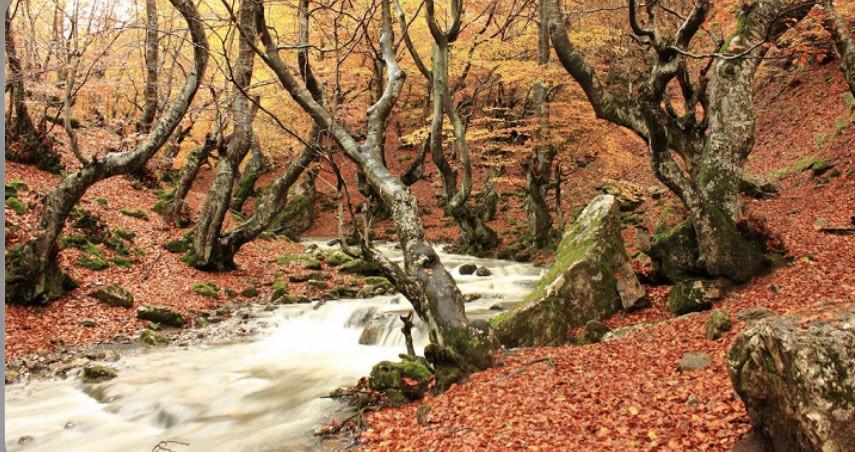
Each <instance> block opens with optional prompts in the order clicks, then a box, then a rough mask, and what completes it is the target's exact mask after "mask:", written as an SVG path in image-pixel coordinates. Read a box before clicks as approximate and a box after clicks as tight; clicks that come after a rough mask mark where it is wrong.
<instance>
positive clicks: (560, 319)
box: [491, 195, 646, 347]
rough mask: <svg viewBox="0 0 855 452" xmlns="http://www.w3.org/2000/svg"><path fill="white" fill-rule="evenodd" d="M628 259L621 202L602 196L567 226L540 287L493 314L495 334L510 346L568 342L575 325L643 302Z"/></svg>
mask: <svg viewBox="0 0 855 452" xmlns="http://www.w3.org/2000/svg"><path fill="white" fill-rule="evenodd" d="M628 262H629V258H628V257H627V255H626V248H625V246H624V242H623V238H622V237H621V223H620V218H619V216H618V205H617V202H616V200H615V198H614V196H611V195H601V196H598V197H596V198H595V199H594V200H593V201H591V203H590V204H589V205H588V206H587V207H586V208H585V210H583V211H582V213H581V214H579V217H578V219H577V220H576V222H575V223H574V224H573V226H572V227H571V228H570V229H568V230H567V231H566V232H565V234H564V237H563V239H562V240H561V243H560V244H559V245H558V250H557V252H556V258H555V263H554V264H553V266H552V268H550V270H549V273H548V274H547V275H546V276H545V277H544V278H542V279H541V280H540V282H539V283H538V286H537V288H536V289H535V290H534V291H533V292H532V293H531V294H530V295H529V296H528V297H527V298H526V299H525V300H524V301H523V303H522V304H520V305H519V306H517V307H516V308H514V310H512V311H510V313H509V314H505V315H502V316H497V317H494V318H493V320H492V322H491V323H492V326H493V329H494V331H495V332H496V336H497V337H498V338H499V340H500V341H501V342H502V344H503V345H505V346H506V347H519V346H543V345H557V344H564V343H567V342H568V341H569V340H570V337H569V335H568V334H567V331H568V330H570V329H572V328H575V327H577V326H581V325H584V324H585V323H586V322H588V321H589V320H601V319H603V318H605V317H608V316H609V315H611V314H614V313H615V312H617V311H619V310H620V309H621V308H622V307H624V306H627V307H631V308H632V307H640V304H639V303H638V302H639V301H640V300H643V299H646V296H645V295H646V294H645V293H644V292H643V288H641V286H640V284H639V283H638V279H637V278H636V276H635V273H634V272H632V267H629V266H628ZM625 264H627V265H625ZM619 288H620V289H623V290H619ZM622 293H623V294H624V297H622V296H621V294H622Z"/></svg>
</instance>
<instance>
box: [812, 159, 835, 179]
mask: <svg viewBox="0 0 855 452" xmlns="http://www.w3.org/2000/svg"><path fill="white" fill-rule="evenodd" d="M831 167H832V165H831V162H830V161H829V160H828V159H817V160H814V161H813V163H811V165H810V169H811V171H813V175H814V176H821V175H823V174H825V172H826V171H828V170H829V169H831Z"/></svg>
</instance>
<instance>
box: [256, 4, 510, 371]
mask: <svg viewBox="0 0 855 452" xmlns="http://www.w3.org/2000/svg"><path fill="white" fill-rule="evenodd" d="M381 9H382V17H383V19H382V20H383V25H382V30H383V33H382V36H381V38H380V48H381V49H382V53H383V59H384V61H385V64H386V74H387V75H386V80H387V84H386V88H385V90H384V92H383V96H381V98H380V99H379V100H378V101H377V102H376V103H375V104H374V105H372V106H371V107H370V108H369V109H368V111H367V116H368V118H367V127H366V130H367V133H366V137H365V141H364V142H363V143H362V144H359V143H358V142H357V140H356V138H355V137H354V136H353V135H351V134H350V133H349V132H348V131H347V129H346V128H345V127H343V126H342V125H340V124H339V123H338V122H337V121H335V119H334V118H333V117H332V115H331V114H330V113H329V112H328V111H327V110H326V109H325V108H324V107H323V106H322V105H321V104H320V103H318V102H317V101H316V100H314V99H313V98H312V96H311V94H310V93H309V92H308V91H307V90H306V89H305V88H304V87H303V86H301V85H300V84H299V83H298V81H297V79H296V78H295V77H294V75H293V74H292V73H291V71H290V70H289V68H288V66H287V65H286V64H285V63H284V61H282V59H281V58H280V57H279V54H278V52H279V51H278V49H277V45H276V43H274V41H273V38H272V37H271V35H270V32H269V30H268V28H267V25H266V23H265V20H264V14H263V11H262V12H259V13H258V16H257V20H258V29H259V30H260V31H261V33H260V35H261V42H262V44H263V46H264V50H262V49H257V50H256V51H257V52H258V53H259V55H260V56H261V57H262V59H263V60H264V62H265V63H266V64H267V65H268V66H269V67H270V68H271V69H272V70H273V71H274V72H275V73H276V75H277V77H278V79H279V81H280V83H281V84H282V86H283V87H284V88H285V89H286V90H287V91H288V93H289V94H290V95H291V97H292V98H293V99H294V100H295V101H296V102H297V104H298V105H300V107H301V108H302V109H303V110H304V111H306V113H308V114H309V116H310V117H311V118H312V119H313V120H314V121H315V122H317V123H318V124H320V125H321V127H323V128H325V129H326V130H327V131H328V133H329V136H330V137H331V138H332V139H333V140H334V141H335V142H336V143H337V144H338V145H339V146H340V147H341V149H342V150H343V151H344V153H345V155H347V157H348V158H350V159H351V160H352V161H353V162H354V163H356V165H357V166H359V167H360V168H361V169H362V170H363V171H364V172H365V175H366V179H367V180H368V183H370V184H371V186H372V187H373V188H374V189H375V190H376V191H377V193H378V195H379V197H380V200H381V201H382V202H383V203H384V205H385V206H386V207H387V208H388V209H389V210H390V212H391V213H392V218H393V220H394V223H395V226H396V229H397V232H398V238H399V242H400V244H401V249H402V251H403V253H404V267H403V269H402V268H401V267H399V266H398V265H396V264H393V263H391V262H389V261H388V260H387V259H384V258H383V257H382V256H381V255H380V254H379V253H376V252H371V250H363V251H364V254H365V255H366V256H367V257H368V259H369V260H372V261H374V262H376V263H378V265H380V266H381V267H382V268H383V269H384V273H386V274H387V275H388V276H389V277H390V279H391V280H392V281H393V282H394V283H395V284H396V286H397V287H398V288H399V290H401V292H402V293H403V294H404V295H405V296H406V297H407V298H408V299H409V300H410V302H411V303H412V304H413V307H414V309H415V311H416V313H417V314H418V315H419V317H420V318H422V319H423V320H424V321H425V323H427V325H428V327H429V330H430V336H431V339H432V341H433V342H435V343H437V344H439V345H441V346H444V347H446V348H448V349H450V350H451V351H453V352H455V353H457V354H458V355H460V356H461V357H462V359H463V360H464V361H465V362H467V363H468V364H469V365H471V366H472V367H474V368H477V369H483V368H486V367H489V366H491V365H492V363H493V360H492V356H491V353H492V352H494V351H495V350H497V349H498V346H499V344H498V342H497V341H496V339H495V337H494V336H493V334H492V333H491V332H490V330H489V325H487V324H486V322H478V321H474V322H470V321H469V320H468V318H467V317H466V313H465V310H464V308H463V296H462V294H461V292H460V289H459V288H458V287H457V284H456V283H455V282H454V279H453V278H452V277H451V274H450V273H449V272H448V270H446V269H445V267H444V266H443V265H442V262H441V261H440V259H439V256H438V255H437V254H436V252H435V251H434V250H433V248H432V247H431V245H430V242H429V241H428V240H427V238H426V237H425V233H424V227H423V226H422V222H421V218H420V215H419V210H418V204H417V202H416V197H415V195H414V194H413V192H412V191H410V190H409V188H407V186H406V185H404V184H403V183H401V181H400V180H399V179H398V178H396V177H395V176H394V175H393V174H392V173H390V172H389V170H388V169H387V168H386V167H385V166H384V165H383V163H382V160H381V150H380V149H379V146H378V143H380V139H379V138H380V135H381V134H382V133H384V132H385V127H386V120H387V119H388V117H389V115H390V113H391V111H392V108H393V107H394V104H395V102H396V101H397V99H398V97H399V96H400V93H401V87H402V86H403V84H404V80H405V78H406V74H405V73H404V72H403V71H402V70H401V69H400V67H399V66H398V63H397V61H396V60H395V54H394V49H393V35H392V24H391V11H390V5H389V0H382V3H381ZM242 34H244V33H242Z"/></svg>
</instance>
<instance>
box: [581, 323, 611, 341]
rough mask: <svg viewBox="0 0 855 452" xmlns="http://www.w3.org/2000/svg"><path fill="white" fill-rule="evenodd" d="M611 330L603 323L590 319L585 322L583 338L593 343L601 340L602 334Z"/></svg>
mask: <svg viewBox="0 0 855 452" xmlns="http://www.w3.org/2000/svg"><path fill="white" fill-rule="evenodd" d="M609 331H611V329H610V328H609V327H608V326H606V324H605V323H603V322H599V321H597V320H591V321H589V322H587V323H586V324H585V333H584V335H585V338H586V339H587V340H588V341H590V342H591V343H593V344H596V343H597V342H600V341H601V340H603V336H605V335H606V333H608V332H609Z"/></svg>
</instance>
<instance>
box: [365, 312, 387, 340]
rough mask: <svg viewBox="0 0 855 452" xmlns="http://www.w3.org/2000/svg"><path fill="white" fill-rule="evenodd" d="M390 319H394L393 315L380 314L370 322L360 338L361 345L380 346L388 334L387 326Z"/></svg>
mask: <svg viewBox="0 0 855 452" xmlns="http://www.w3.org/2000/svg"><path fill="white" fill-rule="evenodd" d="M390 317H392V315H391V314H380V315H378V316H375V317H373V318H372V319H371V320H369V321H368V324H367V325H365V328H364V329H363V330H362V334H361V335H360V336H359V343H360V344H362V345H377V344H379V343H380V340H381V339H382V338H383V333H385V332H386V325H388V324H389V318H390Z"/></svg>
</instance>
